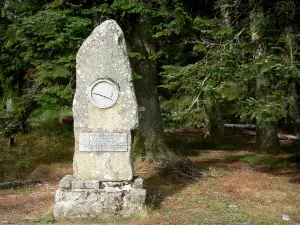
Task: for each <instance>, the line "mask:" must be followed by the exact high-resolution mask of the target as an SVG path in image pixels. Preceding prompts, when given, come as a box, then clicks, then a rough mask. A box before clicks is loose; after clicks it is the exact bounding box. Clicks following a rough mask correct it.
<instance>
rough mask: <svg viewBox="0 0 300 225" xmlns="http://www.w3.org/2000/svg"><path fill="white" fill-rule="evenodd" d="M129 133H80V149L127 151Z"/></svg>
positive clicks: (90, 150) (89, 150)
mask: <svg viewBox="0 0 300 225" xmlns="http://www.w3.org/2000/svg"><path fill="white" fill-rule="evenodd" d="M127 150H128V148H127V133H80V135H79V151H83V152H85V151H88V152H127Z"/></svg>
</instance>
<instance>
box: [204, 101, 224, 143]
mask: <svg viewBox="0 0 300 225" xmlns="http://www.w3.org/2000/svg"><path fill="white" fill-rule="evenodd" d="M208 113H209V121H210V140H211V141H212V143H213V144H221V143H222V142H223V141H224V140H225V129H224V120H223V116H222V113H221V109H220V105H219V103H218V102H214V103H213V104H212V106H211V107H210V108H209V109H208Z"/></svg>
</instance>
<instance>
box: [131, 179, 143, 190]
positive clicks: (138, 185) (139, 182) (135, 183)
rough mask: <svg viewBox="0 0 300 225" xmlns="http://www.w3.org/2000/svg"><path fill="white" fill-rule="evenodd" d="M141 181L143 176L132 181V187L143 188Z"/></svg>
mask: <svg viewBox="0 0 300 225" xmlns="http://www.w3.org/2000/svg"><path fill="white" fill-rule="evenodd" d="M143 182H144V180H143V178H141V177H138V178H136V179H135V180H134V181H133V183H132V188H134V189H142V188H143Z"/></svg>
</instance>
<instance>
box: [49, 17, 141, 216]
mask: <svg viewBox="0 0 300 225" xmlns="http://www.w3.org/2000/svg"><path fill="white" fill-rule="evenodd" d="M76 61H77V66H76V93H75V97H74V101H73V116H74V134H75V152H74V159H73V172H74V174H73V176H71V175H67V176H65V177H64V178H62V180H61V181H60V185H59V189H58V190H57V192H56V196H55V205H54V216H55V217H69V216H97V215H105V214H119V215H129V214H132V213H139V211H141V210H142V209H143V205H144V202H145V197H146V190H145V189H142V179H141V178H134V177H133V159H132V139H133V137H132V131H133V130H134V129H135V128H136V127H137V124H138V118H137V117H138V109H137V103H136V98H135V93H134V87H133V83H132V74H131V68H130V64H129V59H128V55H127V50H126V45H125V40H124V35H123V32H122V30H121V28H120V27H119V26H118V24H117V23H116V22H115V21H114V20H107V21H105V22H103V23H102V24H100V25H99V26H98V27H96V28H95V29H94V31H93V32H92V34H91V35H90V36H89V37H88V38H87V39H86V40H85V41H84V43H83V44H82V46H81V47H80V49H79V51H78V53H77V57H76Z"/></svg>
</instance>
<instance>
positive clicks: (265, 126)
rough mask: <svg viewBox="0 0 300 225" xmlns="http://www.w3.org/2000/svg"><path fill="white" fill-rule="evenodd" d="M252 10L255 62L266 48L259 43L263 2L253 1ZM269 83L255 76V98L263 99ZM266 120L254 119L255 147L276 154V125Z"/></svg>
mask: <svg viewBox="0 0 300 225" xmlns="http://www.w3.org/2000/svg"><path fill="white" fill-rule="evenodd" d="M254 4H255V5H254V9H253V11H252V13H251V16H250V20H251V24H250V27H251V37H252V41H253V42H254V43H257V49H256V55H255V57H254V58H255V60H257V61H258V60H260V58H261V57H262V56H263V55H264V54H265V51H266V46H265V43H263V42H262V41H261V33H260V32H261V28H262V22H263V19H264V9H263V0H258V1H255V3H254ZM268 86H269V82H268V80H267V79H266V78H264V77H263V76H262V74H261V73H260V72H258V74H257V80H256V98H260V97H263V96H264V95H265V93H266V91H267V89H268V88H269V87H268ZM266 119H267V118H264V117H263V116H262V115H258V116H257V117H256V147H257V148H258V150H260V151H266V152H268V153H273V154H276V153H278V152H279V150H280V143H279V139H278V136H277V130H276V124H275V123H267V122H266V121H267V120H266Z"/></svg>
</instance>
